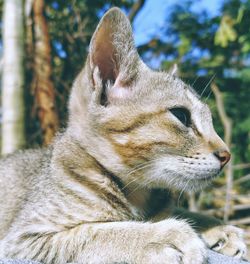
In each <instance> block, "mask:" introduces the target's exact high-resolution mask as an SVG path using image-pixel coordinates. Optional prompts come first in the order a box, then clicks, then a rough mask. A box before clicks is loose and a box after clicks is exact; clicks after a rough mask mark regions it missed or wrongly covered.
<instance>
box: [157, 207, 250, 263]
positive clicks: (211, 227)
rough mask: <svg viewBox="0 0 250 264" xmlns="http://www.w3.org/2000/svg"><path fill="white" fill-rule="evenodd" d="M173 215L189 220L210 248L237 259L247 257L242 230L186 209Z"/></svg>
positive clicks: (176, 211) (175, 211) (176, 210)
mask: <svg viewBox="0 0 250 264" xmlns="http://www.w3.org/2000/svg"><path fill="white" fill-rule="evenodd" d="M168 214H169V212H168ZM172 215H174V216H175V217H177V218H180V219H187V220H188V221H189V222H190V223H191V225H192V226H193V228H194V229H196V230H197V231H198V232H199V233H200V234H201V237H202V238H203V240H204V242H205V243H206V245H207V247H208V248H210V249H212V250H214V251H217V252H219V253H222V254H224V255H228V256H234V257H236V258H243V257H245V255H246V252H247V247H246V244H245V242H244V238H243V234H244V231H243V230H242V229H240V228H237V227H234V226H231V225H225V224H224V223H223V222H222V221H220V220H219V219H216V218H214V217H210V216H207V215H202V214H199V213H193V212H189V211H187V210H184V209H179V208H178V209H177V208H176V209H174V210H173V213H172ZM163 216H164V212H161V214H159V215H158V216H155V219H154V220H157V221H159V220H160V219H159V217H163ZM165 216H166V215H165Z"/></svg>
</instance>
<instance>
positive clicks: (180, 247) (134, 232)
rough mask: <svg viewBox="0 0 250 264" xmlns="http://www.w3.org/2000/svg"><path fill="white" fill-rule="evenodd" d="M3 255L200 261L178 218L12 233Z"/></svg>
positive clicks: (200, 250)
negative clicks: (151, 221) (57, 230)
mask: <svg viewBox="0 0 250 264" xmlns="http://www.w3.org/2000/svg"><path fill="white" fill-rule="evenodd" d="M8 239H9V240H8V242H7V241H5V242H4V243H5V245H4V246H5V248H4V256H5V257H9V258H11V257H12V258H13V257H14V258H22V259H33V260H38V261H41V262H44V263H46V264H47V263H49V264H52V263H53V264H62V263H67V262H75V263H79V264H101V263H107V264H110V263H115V262H116V263H117V262H118V263H120V262H125V263H131V264H142V263H147V264H157V263H159V264H164V263H171V264H181V263H182V264H202V263H203V261H204V259H205V256H206V249H205V245H204V243H203V242H202V240H201V239H200V238H199V237H198V235H197V234H196V233H195V231H194V230H193V229H192V228H191V227H190V226H189V225H188V224H187V223H186V222H184V221H179V220H175V219H168V220H164V221H161V222H158V223H140V222H110V223H93V224H84V225H79V226H77V227H74V228H72V229H70V230H65V231H63V232H59V233H54V234H47V235H46V234H27V233H26V234H25V235H24V234H23V235H21V234H20V236H19V237H18V238H17V237H15V236H14V234H13V235H10V236H9V237H8Z"/></svg>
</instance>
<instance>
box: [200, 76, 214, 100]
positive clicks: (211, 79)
mask: <svg viewBox="0 0 250 264" xmlns="http://www.w3.org/2000/svg"><path fill="white" fill-rule="evenodd" d="M215 76H216V73H215V74H214V75H213V76H212V77H211V78H210V80H209V81H208V83H207V85H206V86H205V88H204V89H203V91H202V93H201V95H200V96H201V97H202V95H203V94H204V93H205V91H206V89H207V87H208V86H209V85H210V83H211V82H212V81H213V80H214V78H215Z"/></svg>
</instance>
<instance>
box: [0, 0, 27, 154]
mask: <svg viewBox="0 0 250 264" xmlns="http://www.w3.org/2000/svg"><path fill="white" fill-rule="evenodd" d="M23 13H24V12H23V1H22V0H5V1H4V11H3V75H2V131H1V132H2V145H1V152H2V154H7V153H11V152H14V151H15V150H17V149H19V148H21V147H23V146H24V144H25V125H24V124H25V120H24V67H23V58H24V24H23V22H24V18H23Z"/></svg>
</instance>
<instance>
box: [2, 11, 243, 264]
mask: <svg viewBox="0 0 250 264" xmlns="http://www.w3.org/2000/svg"><path fill="white" fill-rule="evenodd" d="M229 158H230V154H229V151H228V148H227V146H226V145H225V143H224V142H223V141H222V140H221V139H220V137H219V136H218V135H217V134H216V132H215V131H214V128H213V125H212V117H211V113H210V111H209V109H208V106H207V105H206V104H204V103H203V102H202V101H201V100H200V98H199V96H198V95H197V94H196V93H195V92H194V90H193V89H192V88H191V87H190V86H188V85H186V84H185V83H183V82H182V81H181V80H180V79H178V78H177V77H176V76H175V74H173V73H168V72H156V71H152V70H151V69H149V68H148V67H147V66H146V65H145V64H144V63H143V62H142V60H141V59H140V58H139V56H138V53H137V51H136V49H135V47H134V42H133V36H132V30H131V26H130V23H129V21H128V19H127V18H126V16H125V15H124V14H123V13H122V12H121V11H120V10H119V9H118V8H112V9H111V10H109V11H108V12H107V13H106V14H105V15H104V17H103V18H102V20H101V21H100V23H99V25H98V27H97V29H96V31H95V33H94V35H93V38H92V40H91V43H90V49H89V55H88V58H87V61H86V65H85V67H84V68H83V70H82V71H81V72H80V74H79V75H78V77H77V78H76V80H75V82H74V84H73V88H72V92H71V96H70V101H69V120H68V125H67V128H66V130H65V132H63V133H62V134H60V135H58V136H57V138H56V139H55V141H54V143H53V144H52V145H51V146H50V147H49V148H47V149H40V150H30V151H29V150H28V151H24V152H19V153H16V154H13V155H11V156H8V157H6V158H3V159H2V160H1V161H0V186H1V193H0V240H1V242H0V257H7V258H20V259H30V260H37V261H41V262H43V263H46V264H52V263H55V264H63V263H67V262H75V263H80V264H99V263H114V262H116V263H118V262H123V263H124V262H125V263H131V264H142V263H147V264H150V263H152V264H153V263H154V264H156V263H160V264H164V263H171V264H177V263H184V264H200V263H203V262H204V260H205V258H206V248H208V247H209V248H212V249H214V250H216V251H218V252H221V253H223V254H226V255H231V256H235V257H237V258H241V257H243V256H244V255H245V252H246V246H245V244H244V242H243V238H242V230H240V229H238V228H236V227H233V226H225V225H220V223H219V221H217V220H212V219H211V220H210V219H208V218H207V217H202V216H200V215H195V214H189V213H188V212H184V211H182V210H177V209H175V208H174V206H173V202H172V200H171V192H172V191H176V190H180V191H183V190H189V191H191V190H199V189H200V188H203V187H205V186H206V185H207V183H208V182H209V181H210V180H211V179H213V178H214V177H215V176H216V175H218V173H219V172H220V171H221V169H222V168H223V166H224V165H225V164H226V163H227V162H228V160H229ZM185 219H186V220H185ZM188 219H193V220H190V221H189V220H188ZM202 224H203V225H202ZM194 228H195V229H196V231H195V230H194Z"/></svg>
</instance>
